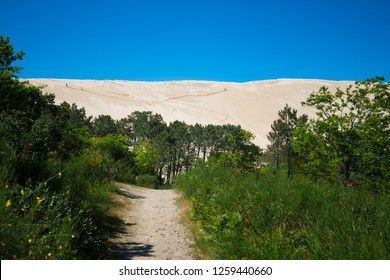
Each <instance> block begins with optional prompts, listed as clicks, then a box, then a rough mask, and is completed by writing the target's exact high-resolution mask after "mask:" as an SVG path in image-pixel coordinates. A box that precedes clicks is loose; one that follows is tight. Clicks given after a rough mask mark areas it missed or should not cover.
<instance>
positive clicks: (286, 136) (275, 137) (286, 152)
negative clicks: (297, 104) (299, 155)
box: [267, 104, 308, 177]
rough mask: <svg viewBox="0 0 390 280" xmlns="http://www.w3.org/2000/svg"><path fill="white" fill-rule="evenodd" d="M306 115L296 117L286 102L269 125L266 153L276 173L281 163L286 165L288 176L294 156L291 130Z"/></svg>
mask: <svg viewBox="0 0 390 280" xmlns="http://www.w3.org/2000/svg"><path fill="white" fill-rule="evenodd" d="M307 118H308V117H307V115H302V116H300V117H298V115H297V110H295V109H292V108H291V107H289V106H288V104H286V106H285V107H284V108H283V110H281V111H279V112H278V119H277V120H275V121H274V122H273V124H272V125H271V131H270V132H269V133H268V135H267V138H268V140H269V141H270V144H269V145H268V146H267V154H268V155H269V159H270V161H269V163H272V164H275V167H276V173H278V171H279V169H280V167H281V166H282V164H284V163H285V165H286V167H287V176H288V177H290V175H291V169H292V162H293V158H294V156H295V154H294V150H293V147H292V144H291V142H292V137H293V132H294V131H295V129H296V128H297V126H298V123H302V124H305V123H306V122H307Z"/></svg>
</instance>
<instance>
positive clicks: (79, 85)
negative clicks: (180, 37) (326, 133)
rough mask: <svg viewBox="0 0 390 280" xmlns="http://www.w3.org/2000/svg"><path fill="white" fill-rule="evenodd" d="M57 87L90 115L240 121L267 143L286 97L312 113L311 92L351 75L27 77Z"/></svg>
mask: <svg viewBox="0 0 390 280" xmlns="http://www.w3.org/2000/svg"><path fill="white" fill-rule="evenodd" d="M28 81H29V82H30V83H31V84H33V85H39V86H45V87H44V89H43V92H44V93H54V94H55V95H56V103H58V104H59V103H61V102H63V101H66V102H68V103H76V104H77V106H78V107H85V110H86V112H87V114H88V115H92V116H94V117H97V116H98V115H101V114H105V115H110V116H111V117H112V118H113V119H120V118H123V117H126V116H127V115H129V114H131V113H132V112H134V111H152V112H154V113H158V114H161V115H162V117H163V118H164V120H165V121H166V122H168V123H169V122H172V121H175V120H179V121H184V122H186V123H188V124H195V123H200V124H203V125H206V124H227V123H230V124H237V125H238V124H239V125H241V126H242V127H243V128H244V129H247V130H249V131H251V132H253V133H254V134H255V136H256V138H255V140H254V143H256V144H257V145H260V147H262V148H265V147H266V145H267V143H268V140H267V137H266V135H267V133H268V132H269V131H270V126H271V124H272V122H273V121H274V120H275V119H276V118H277V114H278V111H279V110H281V109H283V107H284V105H285V104H286V103H288V104H289V105H290V106H291V107H293V108H295V109H298V114H303V113H306V114H308V115H309V116H311V117H314V116H315V114H314V111H313V110H312V109H310V108H307V107H302V105H301V102H302V101H304V100H306V98H307V97H308V96H309V94H310V93H311V92H313V91H317V90H319V88H320V87H321V86H327V87H329V88H330V89H331V90H334V89H336V88H337V87H340V88H346V87H347V85H349V84H352V83H353V82H352V81H329V80H307V79H277V80H263V81H253V82H245V83H235V82H214V81H195V80H183V81H166V82H137V81H125V80H72V79H43V78H42V79H28Z"/></svg>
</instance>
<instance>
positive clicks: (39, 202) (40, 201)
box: [37, 196, 42, 205]
mask: <svg viewBox="0 0 390 280" xmlns="http://www.w3.org/2000/svg"><path fill="white" fill-rule="evenodd" d="M41 203H42V199H41V198H40V197H39V196H37V204H38V205H39V204H41Z"/></svg>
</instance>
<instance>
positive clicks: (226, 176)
mask: <svg viewBox="0 0 390 280" xmlns="http://www.w3.org/2000/svg"><path fill="white" fill-rule="evenodd" d="M175 186H176V187H177V188H179V189H181V190H182V191H183V192H184V193H185V195H186V197H187V198H188V199H190V200H191V202H192V204H193V212H192V219H193V220H195V221H196V222H197V223H198V224H199V225H200V227H199V228H198V229H197V232H196V234H197V236H198V241H199V244H203V245H201V247H203V248H208V249H207V250H208V252H206V253H207V254H209V255H210V257H211V258H215V259H389V258H390V219H389V217H390V197H389V196H379V195H377V194H374V193H372V192H370V191H368V190H365V189H352V188H347V187H344V186H337V185H329V184H327V183H324V182H313V181H310V180H308V179H306V178H304V177H295V178H293V179H290V180H289V179H287V178H285V177H284V176H274V175H272V173H271V172H268V171H267V170H263V171H260V172H259V173H257V174H254V175H242V174H240V173H237V172H235V171H234V170H231V169H226V168H222V167H220V166H217V165H213V164H204V165H201V166H198V167H197V168H194V169H193V170H192V171H190V172H189V173H187V174H183V175H181V176H180V177H179V178H178V179H177V181H176V184H175Z"/></svg>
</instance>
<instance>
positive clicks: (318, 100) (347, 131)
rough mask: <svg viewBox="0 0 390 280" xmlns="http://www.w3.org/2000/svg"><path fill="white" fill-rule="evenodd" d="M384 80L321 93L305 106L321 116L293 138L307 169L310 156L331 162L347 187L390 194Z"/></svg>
mask: <svg viewBox="0 0 390 280" xmlns="http://www.w3.org/2000/svg"><path fill="white" fill-rule="evenodd" d="M383 80H384V79H383V78H380V77H377V78H375V79H368V80H367V81H365V82H356V83H355V85H350V86H349V87H347V88H346V89H345V90H341V89H337V90H336V92H334V93H332V92H330V90H329V89H328V88H326V87H322V88H321V89H320V90H319V91H318V92H314V93H312V94H311V95H310V96H309V97H308V99H307V100H306V101H305V102H303V104H304V105H306V106H311V107H314V108H315V109H316V110H317V119H316V120H314V121H311V122H310V123H309V124H308V127H307V128H305V127H302V128H300V130H299V132H298V133H297V134H296V135H295V137H294V142H295V143H294V144H293V145H294V146H295V147H296V149H297V152H299V154H300V156H301V159H304V161H303V163H302V164H303V166H305V165H306V166H307V165H308V162H307V161H305V159H306V160H307V159H308V158H307V154H309V153H311V154H312V158H315V159H317V160H320V161H321V162H322V164H325V165H329V162H326V161H325V158H329V159H330V162H331V164H337V169H338V172H337V173H338V174H339V176H340V179H341V180H342V182H343V183H344V184H351V183H356V182H357V183H361V182H371V184H372V185H373V188H375V189H377V190H380V191H386V190H389V178H390V175H389V171H388V168H387V167H386V166H389V163H390V162H389V158H390V154H389V148H388V147H389V146H390V130H389V126H390V114H389V113H390V105H389V104H390V103H389V96H390V85H389V84H388V83H384V82H383ZM305 143H306V144H308V145H306V146H305ZM309 164H310V163H309ZM328 169H329V168H328ZM310 171H315V170H310ZM330 175H331V176H335V175H336V174H330Z"/></svg>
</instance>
